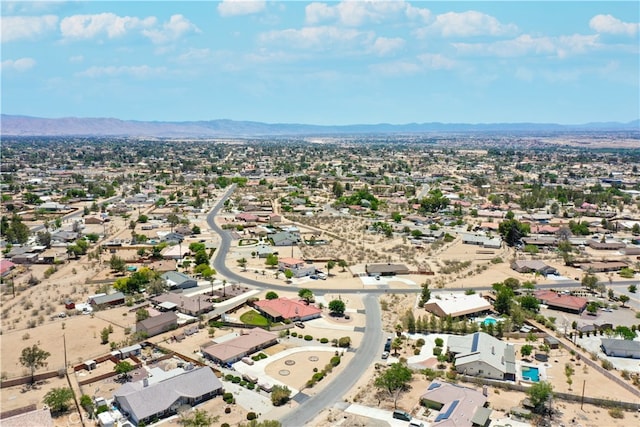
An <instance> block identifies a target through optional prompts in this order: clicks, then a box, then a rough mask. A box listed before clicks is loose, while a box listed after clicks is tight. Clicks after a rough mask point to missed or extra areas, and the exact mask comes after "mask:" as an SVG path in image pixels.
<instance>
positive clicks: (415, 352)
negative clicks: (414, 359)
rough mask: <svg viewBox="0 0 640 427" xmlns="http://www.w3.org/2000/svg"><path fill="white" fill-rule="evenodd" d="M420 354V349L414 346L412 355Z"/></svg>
mask: <svg viewBox="0 0 640 427" xmlns="http://www.w3.org/2000/svg"><path fill="white" fill-rule="evenodd" d="M419 354H420V349H419V348H416V349H415V350H413V355H414V356H418V355H419Z"/></svg>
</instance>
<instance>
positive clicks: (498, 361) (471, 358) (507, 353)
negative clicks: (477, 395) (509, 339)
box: [447, 332, 516, 381]
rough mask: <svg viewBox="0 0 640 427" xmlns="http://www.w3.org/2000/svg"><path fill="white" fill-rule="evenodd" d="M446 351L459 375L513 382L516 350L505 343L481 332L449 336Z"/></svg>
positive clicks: (511, 345)
mask: <svg viewBox="0 0 640 427" xmlns="http://www.w3.org/2000/svg"><path fill="white" fill-rule="evenodd" d="M447 344H448V347H449V348H448V351H449V353H451V354H453V355H454V357H455V366H456V371H458V373H460V374H465V375H471V376H477V377H482V378H492V379H497V380H509V381H515V379H516V352H515V349H514V347H513V344H508V343H505V342H503V341H500V340H499V339H497V338H494V337H492V336H491V335H489V334H485V333H484V332H476V333H474V334H469V335H464V336H452V337H450V338H449V340H448V343H447Z"/></svg>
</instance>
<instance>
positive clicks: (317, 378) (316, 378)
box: [311, 372, 324, 382]
mask: <svg viewBox="0 0 640 427" xmlns="http://www.w3.org/2000/svg"><path fill="white" fill-rule="evenodd" d="M323 378H324V372H316V373H315V374H313V376H312V377H311V379H312V380H314V381H316V382H317V381H320V380H321V379H323Z"/></svg>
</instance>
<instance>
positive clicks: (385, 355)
mask: <svg viewBox="0 0 640 427" xmlns="http://www.w3.org/2000/svg"><path fill="white" fill-rule="evenodd" d="M382 358H383V359H388V358H389V352H388V351H383V352H382Z"/></svg>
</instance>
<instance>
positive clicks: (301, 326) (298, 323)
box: [296, 322, 304, 329]
mask: <svg viewBox="0 0 640 427" xmlns="http://www.w3.org/2000/svg"><path fill="white" fill-rule="evenodd" d="M296 326H297V327H298V328H302V329H304V323H302V322H296Z"/></svg>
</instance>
